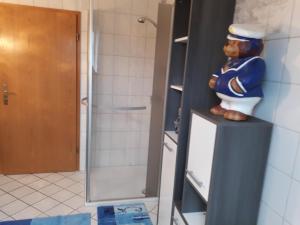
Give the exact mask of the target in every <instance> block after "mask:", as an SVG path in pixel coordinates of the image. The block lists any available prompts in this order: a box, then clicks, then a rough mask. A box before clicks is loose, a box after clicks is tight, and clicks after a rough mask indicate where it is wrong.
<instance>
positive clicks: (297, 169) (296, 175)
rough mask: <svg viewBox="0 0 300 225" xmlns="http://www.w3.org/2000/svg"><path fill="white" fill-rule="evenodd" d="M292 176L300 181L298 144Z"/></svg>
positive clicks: (299, 151)
mask: <svg viewBox="0 0 300 225" xmlns="http://www.w3.org/2000/svg"><path fill="white" fill-rule="evenodd" d="M293 177H294V178H295V179H296V180H297V181H299V182H300V145H299V149H298V154H297V158H296V162H295V169H294V174H293Z"/></svg>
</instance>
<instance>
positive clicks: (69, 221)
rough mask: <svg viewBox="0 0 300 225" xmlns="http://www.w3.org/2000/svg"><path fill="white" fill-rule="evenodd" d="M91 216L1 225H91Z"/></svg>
mask: <svg viewBox="0 0 300 225" xmlns="http://www.w3.org/2000/svg"><path fill="white" fill-rule="evenodd" d="M90 224H91V215H90V214H76V215H68V216H56V217H47V218H37V219H32V220H17V221H8V222H0V225H90Z"/></svg>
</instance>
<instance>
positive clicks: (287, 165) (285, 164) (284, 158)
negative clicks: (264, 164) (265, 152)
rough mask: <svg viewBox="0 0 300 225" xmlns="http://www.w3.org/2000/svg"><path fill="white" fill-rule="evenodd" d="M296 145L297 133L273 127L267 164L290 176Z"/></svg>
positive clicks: (297, 140)
mask: <svg viewBox="0 0 300 225" xmlns="http://www.w3.org/2000/svg"><path fill="white" fill-rule="evenodd" d="M287 143H288V144H287ZM298 145H299V134H298V133H296V132H293V131H290V130H287V129H284V128H281V127H277V126H276V127H274V129H273V136H272V142H271V147H270V154H269V163H270V164H271V165H272V166H274V167H276V168H277V169H279V170H281V171H282V172H284V173H286V174H288V175H290V176H291V175H292V172H293V167H294V162H295V158H296V154H297V150H298Z"/></svg>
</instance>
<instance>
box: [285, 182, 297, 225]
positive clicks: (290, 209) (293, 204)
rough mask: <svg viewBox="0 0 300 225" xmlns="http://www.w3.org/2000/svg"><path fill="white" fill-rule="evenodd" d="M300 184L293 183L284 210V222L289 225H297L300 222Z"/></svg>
mask: <svg viewBox="0 0 300 225" xmlns="http://www.w3.org/2000/svg"><path fill="white" fill-rule="evenodd" d="M299 212H300V183H298V182H297V181H294V182H293V183H292V186H291V191H290V195H289V199H288V203H287V208H286V215H285V218H286V220H287V221H288V222H289V223H290V224H291V225H298V224H299V221H300V213H299Z"/></svg>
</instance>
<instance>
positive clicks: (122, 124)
mask: <svg viewBox="0 0 300 225" xmlns="http://www.w3.org/2000/svg"><path fill="white" fill-rule="evenodd" d="M127 127H128V118H127V115H126V114H113V116H112V130H113V131H126V130H127Z"/></svg>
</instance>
